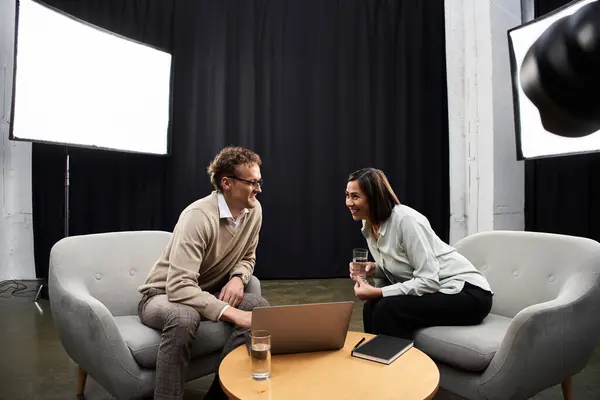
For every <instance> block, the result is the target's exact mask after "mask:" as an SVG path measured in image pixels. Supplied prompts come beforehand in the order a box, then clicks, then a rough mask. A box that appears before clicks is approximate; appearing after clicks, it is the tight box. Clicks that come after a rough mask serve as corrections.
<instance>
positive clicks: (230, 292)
mask: <svg viewBox="0 0 600 400" xmlns="http://www.w3.org/2000/svg"><path fill="white" fill-rule="evenodd" d="M243 298H244V283H243V282H242V278H240V277H237V276H236V277H234V278H232V279H230V280H229V282H227V284H226V285H225V286H223V289H221V293H219V300H222V301H224V302H226V303H228V304H229V305H230V306H232V307H237V306H238V304H240V303H241V301H242V299H243Z"/></svg>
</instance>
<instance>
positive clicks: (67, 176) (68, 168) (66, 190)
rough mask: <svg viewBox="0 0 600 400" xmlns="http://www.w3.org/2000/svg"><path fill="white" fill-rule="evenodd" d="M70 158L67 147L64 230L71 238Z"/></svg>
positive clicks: (36, 296) (39, 293)
mask: <svg viewBox="0 0 600 400" xmlns="http://www.w3.org/2000/svg"><path fill="white" fill-rule="evenodd" d="M70 161H71V160H70V156H69V147H68V146H65V212H64V215H65V218H64V229H65V237H69V218H70V215H69V192H70V190H69V186H71V181H70V178H71V171H70V165H69V163H70ZM44 286H47V285H44V284H43V283H41V284H40V286H39V287H38V290H37V293H36V294H35V298H34V299H33V301H34V302H37V301H38V299H39V298H40V296H41V294H42V290H43V289H44Z"/></svg>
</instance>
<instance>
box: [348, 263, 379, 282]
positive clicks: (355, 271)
mask: <svg viewBox="0 0 600 400" xmlns="http://www.w3.org/2000/svg"><path fill="white" fill-rule="evenodd" d="M374 274H375V263H374V262H371V261H369V262H351V263H350V278H352V279H354V278H356V277H358V276H361V275H363V276H364V277H366V278H371V277H372V276H373V275H374Z"/></svg>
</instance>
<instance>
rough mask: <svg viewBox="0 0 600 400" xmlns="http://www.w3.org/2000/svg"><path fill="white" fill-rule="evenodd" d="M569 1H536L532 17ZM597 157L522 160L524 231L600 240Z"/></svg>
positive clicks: (599, 167) (598, 160)
mask: <svg viewBox="0 0 600 400" xmlns="http://www.w3.org/2000/svg"><path fill="white" fill-rule="evenodd" d="M570 2H571V1H568V0H536V2H535V16H536V17H539V16H542V15H544V14H547V13H549V12H551V11H554V10H555V9H557V8H559V7H562V6H564V5H566V4H568V3H570ZM598 182H600V154H598V153H592V154H584V155H574V156H562V157H555V158H547V159H540V160H528V161H525V229H527V230H531V231H540V232H551V233H561V234H567V235H576V236H583V237H589V238H592V239H595V240H600V208H599V207H598V205H599V204H600V185H598Z"/></svg>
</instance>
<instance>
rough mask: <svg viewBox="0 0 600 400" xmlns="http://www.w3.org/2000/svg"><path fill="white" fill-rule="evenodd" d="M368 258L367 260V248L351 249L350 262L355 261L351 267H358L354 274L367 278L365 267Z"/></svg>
mask: <svg viewBox="0 0 600 400" xmlns="http://www.w3.org/2000/svg"><path fill="white" fill-rule="evenodd" d="M368 260H369V250H367V249H353V250H352V262H353V263H355V264H354V266H353V267H355V268H357V269H358V272H357V273H356V274H357V276H358V277H359V278H361V279H367V271H366V268H367V261H368ZM353 269H354V268H353Z"/></svg>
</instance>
